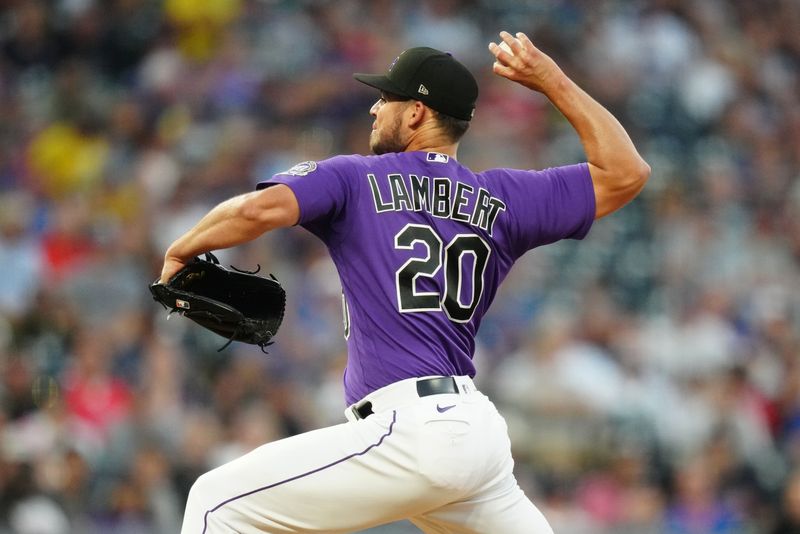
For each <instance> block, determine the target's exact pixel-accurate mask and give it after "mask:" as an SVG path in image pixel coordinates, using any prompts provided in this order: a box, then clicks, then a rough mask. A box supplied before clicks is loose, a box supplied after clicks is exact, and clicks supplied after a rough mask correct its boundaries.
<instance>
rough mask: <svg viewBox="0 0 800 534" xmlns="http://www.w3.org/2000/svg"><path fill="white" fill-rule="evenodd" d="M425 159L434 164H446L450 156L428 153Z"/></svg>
mask: <svg viewBox="0 0 800 534" xmlns="http://www.w3.org/2000/svg"><path fill="white" fill-rule="evenodd" d="M427 159H428V161H433V162H435V163H447V162H448V161H449V160H450V156H448V155H447V154H439V153H438V152H428V156H427Z"/></svg>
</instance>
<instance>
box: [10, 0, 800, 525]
mask: <svg viewBox="0 0 800 534" xmlns="http://www.w3.org/2000/svg"><path fill="white" fill-rule="evenodd" d="M501 29H507V30H510V31H525V32H527V33H528V34H529V35H530V36H531V37H532V39H533V41H534V43H536V44H537V45H538V46H539V47H540V48H541V49H542V50H543V51H545V52H546V53H548V54H549V55H551V56H552V57H553V58H554V59H555V60H556V61H557V62H559V64H560V65H561V66H562V68H563V69H564V70H565V71H566V72H567V73H568V74H569V75H570V76H571V77H572V78H573V79H575V80H576V81H577V82H578V83H579V84H580V85H581V86H582V87H584V88H585V89H586V90H587V91H588V92H589V93H590V94H592V95H593V96H595V97H596V98H597V99H598V100H599V101H600V102H602V103H603V104H604V105H606V106H607V107H608V108H609V109H610V110H611V111H612V112H613V113H615V114H616V115H617V116H618V117H619V118H620V120H621V121H622V123H623V124H624V125H625V126H626V128H627V129H628V131H629V133H630V134H631V136H632V138H633V139H634V141H635V142H636V144H637V146H638V147H639V149H640V152H641V153H642V154H643V156H644V157H645V159H646V160H647V161H648V162H649V163H650V165H651V166H652V168H653V174H652V177H651V179H650V182H649V183H648V185H647V187H646V188H645V190H644V192H643V193H642V195H641V196H640V197H639V198H638V199H636V200H635V201H634V202H633V203H631V204H630V205H628V206H626V207H625V208H624V209H623V210H622V211H621V212H618V213H616V214H614V215H613V216H611V217H609V218H607V219H603V220H600V221H598V222H597V223H596V224H595V226H594V228H593V229H592V231H591V232H590V234H589V236H588V237H587V238H586V239H585V240H584V241H582V242H578V243H576V242H563V243H559V244H556V245H552V246H550V247H545V248H543V249H541V250H537V251H534V252H533V253H529V254H528V255H527V256H526V257H524V258H523V259H522V261H520V262H519V264H518V265H517V266H516V268H515V270H514V271H513V272H512V273H511V275H510V276H509V278H508V280H507V281H506V284H505V286H504V287H503V288H502V289H501V291H500V293H499V294H498V296H497V299H496V301H495V303H494V305H493V308H492V311H491V313H490V314H489V315H488V316H487V317H486V319H485V320H484V323H483V325H482V327H481V332H480V336H479V345H478V351H477V354H476V361H477V364H478V366H479V375H478V380H477V381H478V383H479V385H480V386H481V388H482V389H483V390H484V391H485V392H486V393H488V394H489V395H491V396H492V397H493V398H494V399H495V401H496V403H497V404H498V405H499V407H500V408H501V411H502V412H503V413H504V414H505V415H506V418H507V420H508V423H509V429H510V433H511V436H512V441H513V447H514V453H515V457H516V459H517V473H518V478H519V480H520V483H521V484H522V485H523V486H524V487H525V489H526V491H527V492H528V493H529V495H530V496H531V497H532V498H533V500H534V502H536V503H537V504H538V505H539V506H540V508H541V509H542V510H543V511H544V513H545V514H546V515H547V516H548V518H549V519H550V521H551V523H552V524H553V527H554V529H555V531H556V532H559V533H571V534H595V533H596V534H606V533H629V534H634V533H641V534H648V533H666V534H705V533H720V534H728V533H764V534H786V533H797V532H800V31H798V29H800V2H798V1H797V0H760V1H758V2H755V1H749V0H631V1H623V0H618V1H613V0H603V1H596V0H535V1H534V0H527V1H518V0H492V1H489V0H425V1H414V2H396V1H393V0H341V1H336V2H334V1H323V0H304V1H303V0H295V1H290V0H107V1H106V0H52V1H50V0H47V1H45V0H4V1H2V2H0V118H1V120H0V265H2V270H1V273H0V533H2V534H6V533H9V534H62V533H64V534H66V533H87V534H92V533H104V532H116V533H174V532H177V531H178V529H179V524H180V519H181V514H182V510H183V504H184V500H185V497H186V495H187V492H188V489H189V487H190V485H191V484H192V482H193V480H194V479H195V478H196V477H197V476H198V475H199V474H200V473H202V472H204V471H206V470H208V469H209V468H211V467H214V466H216V465H219V464H221V463H223V462H225V461H227V460H229V459H232V458H235V457H236V456H238V455H240V454H242V453H243V452H246V451H248V450H250V449H252V448H254V447H255V446H257V445H259V444H261V443H263V442H266V441H269V440H274V439H278V438H281V437H283V436H288V435H292V434H295V433H298V432H303V431H306V430H309V429H312V428H316V427H318V426H321V425H328V424H333V423H337V422H341V421H342V420H343V419H342V411H343V409H344V404H343V403H344V401H343V397H342V387H341V373H342V369H343V365H344V361H345V357H346V355H345V350H344V341H343V339H342V334H341V331H342V322H341V310H340V307H341V301H340V286H339V282H338V278H337V275H336V272H335V270H334V268H333V266H332V264H331V262H330V261H329V259H328V258H327V255H326V252H325V250H324V249H323V248H322V246H321V244H320V243H319V242H318V241H317V240H316V238H314V237H313V236H311V234H308V233H306V232H304V231H302V230H299V229H286V230H280V231H278V232H275V233H273V234H269V235H267V236H264V237H263V238H261V239H259V240H257V241H255V242H254V243H251V244H249V245H246V246H242V247H238V248H236V249H233V250H228V251H222V252H220V254H219V255H220V258H221V260H222V261H223V262H224V263H227V264H233V265H235V266H237V267H240V268H253V267H254V266H255V265H256V264H261V265H262V268H263V269H264V270H265V271H267V272H272V273H274V274H275V275H276V276H277V277H278V278H279V279H280V280H281V281H282V282H283V283H284V285H285V286H286V287H287V291H288V295H289V302H288V311H287V317H286V320H285V322H284V325H283V327H282V330H281V332H280V334H279V335H278V339H277V343H275V344H274V345H273V346H271V347H270V349H269V354H268V355H264V354H262V353H261V352H260V351H259V350H258V349H257V348H253V347H250V346H246V345H242V344H236V343H235V344H233V345H231V346H230V347H228V348H227V349H225V350H224V351H222V352H218V350H217V349H219V348H220V347H221V346H222V345H223V344H224V343H225V340H224V339H222V338H219V337H217V336H215V335H213V334H210V333H207V332H206V331H204V330H202V329H200V328H198V327H195V326H194V325H193V324H192V323H190V322H189V321H186V320H185V319H182V318H179V317H173V318H172V320H169V321H168V320H167V319H168V317H167V314H166V312H165V311H164V310H163V309H161V308H160V307H159V306H157V305H156V304H155V303H154V302H153V301H152V299H151V298H150V295H149V292H148V291H147V285H148V284H149V283H150V282H151V281H153V280H154V279H155V278H156V277H157V276H158V274H159V272H160V267H161V259H162V257H163V253H164V251H165V249H166V247H167V245H168V244H169V243H170V242H171V240H172V239H174V238H175V237H177V236H178V235H179V234H180V233H182V232H183V231H185V230H186V229H188V228H189V227H190V226H191V225H192V224H193V223H194V222H196V221H197V220H198V219H199V217H200V216H202V215H203V214H204V213H205V212H206V210H208V209H209V208H210V207H212V206H213V205H214V204H216V203H217V202H219V201H221V200H223V199H225V198H228V197H229V196H232V195H234V194H238V193H241V192H244V191H247V190H250V189H251V188H252V187H253V185H254V184H255V183H256V182H257V181H259V180H261V179H264V178H266V177H269V176H271V175H272V174H273V173H275V172H278V171H281V170H285V169H287V168H289V167H290V166H291V165H293V164H294V163H296V162H299V161H304V160H311V159H322V158H325V157H328V156H331V155H334V154H337V153H362V154H363V153H367V150H368V146H367V138H368V133H369V130H370V124H371V118H370V117H369V115H368V110H369V107H370V105H371V104H372V103H373V101H374V100H375V98H376V95H375V94H374V92H372V91H370V90H369V89H368V88H365V87H361V86H360V84H357V83H356V82H354V81H353V80H352V78H351V73H352V72H357V71H361V72H381V71H384V70H385V69H386V67H387V66H388V64H389V63H390V62H391V60H392V59H393V58H394V57H395V56H396V55H397V53H398V52H399V51H400V50H402V49H404V48H407V47H409V46H417V45H428V46H433V47H436V48H440V49H443V50H447V51H451V52H452V53H453V54H454V55H455V56H456V57H457V58H459V59H460V60H462V61H463V62H464V63H466V64H467V65H468V66H469V67H470V68H471V69H472V70H473V72H474V73H475V74H476V76H477V77H478V79H479V83H480V87H481V96H480V99H479V101H478V108H477V113H476V116H475V120H474V121H473V122H474V124H473V125H472V127H471V130H470V132H469V133H468V134H467V136H466V138H465V140H464V141H463V142H462V146H461V150H460V160H461V161H462V162H463V163H465V164H467V165H468V166H470V167H472V168H473V169H475V170H483V169H486V168H489V167H495V166H508V167H519V168H544V167H547V166H552V165H561V164H568V163H573V162H577V161H583V159H584V157H585V156H584V155H583V152H582V149H581V146H580V143H579V141H578V139H577V136H576V135H575V134H574V133H573V131H572V130H571V128H570V127H569V125H568V124H567V123H566V122H565V121H564V119H563V118H562V117H561V116H560V115H559V114H558V113H557V112H555V110H554V108H552V106H550V104H549V103H548V102H547V101H546V100H545V99H544V98H543V97H541V96H540V95H536V94H533V93H531V92H529V91H527V90H525V89H523V88H521V87H519V86H517V85H515V84H512V83H510V82H508V81H506V80H502V79H499V78H497V77H495V76H494V75H492V73H491V62H492V57H491V55H490V54H489V52H488V51H487V49H486V45H487V43H488V42H489V41H491V40H496V39H497V32H498V31H499V30H501ZM413 531H414V529H412V528H410V527H409V526H408V525H407V524H397V525H394V526H387V527H383V528H380V529H375V530H374V532H383V533H392V532H413ZM371 532H372V531H371Z"/></svg>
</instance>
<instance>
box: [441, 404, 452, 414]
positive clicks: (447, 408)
mask: <svg viewBox="0 0 800 534" xmlns="http://www.w3.org/2000/svg"><path fill="white" fill-rule="evenodd" d="M455 407H456V405H455V404H451V405H450V406H439V405H438V404H437V405H436V411H437V412H439V413H444V412H446V411H447V410H451V409H453V408H455Z"/></svg>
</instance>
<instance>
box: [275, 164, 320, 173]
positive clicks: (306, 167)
mask: <svg viewBox="0 0 800 534" xmlns="http://www.w3.org/2000/svg"><path fill="white" fill-rule="evenodd" d="M315 170H317V162H316V161H303V162H301V163H298V164H297V165H295V166H294V167H292V168H291V169H289V170H288V171H286V172H284V173H281V174H293V175H294V176H305V175H306V174H308V173H310V172H314V171H315Z"/></svg>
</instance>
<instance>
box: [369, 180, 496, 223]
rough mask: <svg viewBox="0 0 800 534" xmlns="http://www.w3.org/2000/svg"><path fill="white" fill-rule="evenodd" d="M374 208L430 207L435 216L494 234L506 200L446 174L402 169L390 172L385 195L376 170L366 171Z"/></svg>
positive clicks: (416, 208) (376, 209) (415, 209)
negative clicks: (410, 171)
mask: <svg viewBox="0 0 800 534" xmlns="http://www.w3.org/2000/svg"><path fill="white" fill-rule="evenodd" d="M367 180H369V186H370V188H371V190H372V199H373V201H374V203H375V211H376V212H377V213H384V212H389V211H404V210H405V211H427V212H428V213H430V214H431V215H433V216H434V217H440V218H443V219H453V220H455V221H462V222H465V223H469V224H471V225H472V226H477V227H478V228H481V229H483V230H485V231H486V232H488V233H489V235H492V227H493V226H494V223H495V221H496V220H497V216H498V215H500V212H502V211H505V210H506V203H505V202H503V201H502V200H500V199H499V198H496V197H493V196H491V195H490V194H489V192H488V191H487V190H485V189H483V188H482V187H481V188H478V191H477V193H476V192H475V188H474V187H473V186H471V185H469V184H467V183H464V182H455V185H453V184H454V182H453V181H452V180H451V179H450V178H447V177H436V178H429V177H428V176H417V175H415V174H409V175H408V177H407V178H406V177H404V176H403V175H402V174H400V173H392V174H389V175H387V177H386V181H387V182H388V186H389V189H388V190H389V194H388V195H386V196H384V195H382V193H381V190H380V188H379V187H378V179H377V178H376V177H375V175H374V174H372V173H369V174H367Z"/></svg>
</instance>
